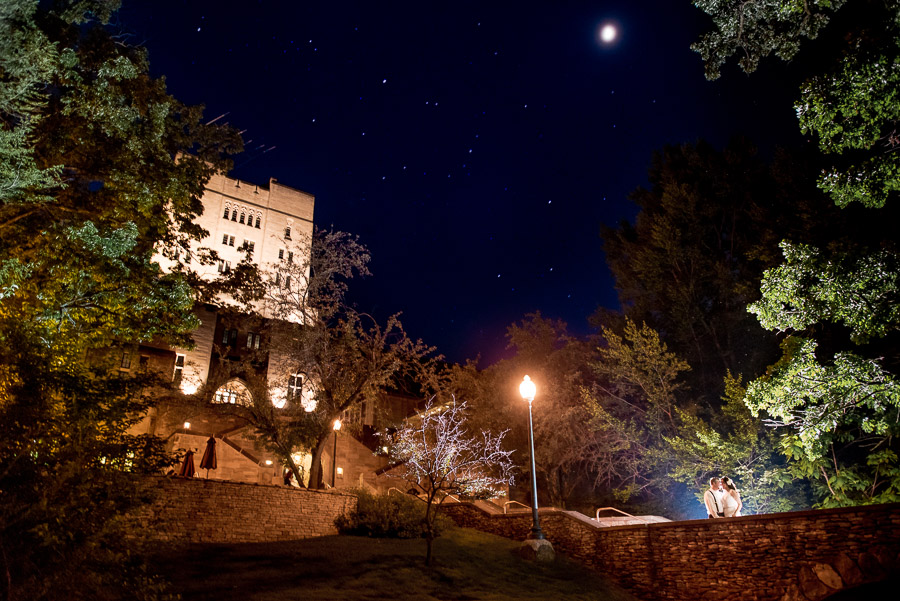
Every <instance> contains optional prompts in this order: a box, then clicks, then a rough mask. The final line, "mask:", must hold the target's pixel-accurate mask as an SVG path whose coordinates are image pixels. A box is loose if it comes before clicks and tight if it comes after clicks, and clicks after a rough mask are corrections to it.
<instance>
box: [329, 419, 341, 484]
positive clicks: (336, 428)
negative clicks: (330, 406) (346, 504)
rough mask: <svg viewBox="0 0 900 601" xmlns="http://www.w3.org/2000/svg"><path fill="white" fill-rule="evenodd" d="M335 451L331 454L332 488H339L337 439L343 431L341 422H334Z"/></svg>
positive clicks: (337, 420)
mask: <svg viewBox="0 0 900 601" xmlns="http://www.w3.org/2000/svg"><path fill="white" fill-rule="evenodd" d="M333 428H334V450H333V451H332V453H331V488H335V487H336V486H337V438H338V432H340V431H341V420H339V419H336V420H334V426H333Z"/></svg>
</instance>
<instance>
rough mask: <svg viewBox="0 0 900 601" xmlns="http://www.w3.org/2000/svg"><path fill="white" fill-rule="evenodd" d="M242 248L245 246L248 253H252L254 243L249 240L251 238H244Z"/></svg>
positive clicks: (254, 246)
mask: <svg viewBox="0 0 900 601" xmlns="http://www.w3.org/2000/svg"><path fill="white" fill-rule="evenodd" d="M244 248H246V249H247V250H249V251H250V253H251V254H252V253H253V249H254V248H256V243H255V242H253V241H251V240H244Z"/></svg>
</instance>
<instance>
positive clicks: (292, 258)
mask: <svg viewBox="0 0 900 601" xmlns="http://www.w3.org/2000/svg"><path fill="white" fill-rule="evenodd" d="M293 262H294V253H293V251H288V263H293Z"/></svg>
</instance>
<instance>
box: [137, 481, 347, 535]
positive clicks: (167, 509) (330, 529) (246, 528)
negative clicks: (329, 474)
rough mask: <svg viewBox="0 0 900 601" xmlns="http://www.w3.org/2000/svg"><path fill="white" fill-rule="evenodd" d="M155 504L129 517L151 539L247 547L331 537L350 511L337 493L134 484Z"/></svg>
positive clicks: (209, 483) (251, 486)
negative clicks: (340, 517) (343, 517)
mask: <svg viewBox="0 0 900 601" xmlns="http://www.w3.org/2000/svg"><path fill="white" fill-rule="evenodd" d="M137 486H139V487H140V488H141V489H142V490H143V491H145V492H148V493H150V494H152V495H153V496H154V498H155V501H154V502H153V503H152V504H150V505H148V506H146V507H144V508H143V509H142V510H140V511H139V512H138V513H137V514H135V515H134V516H133V517H132V520H133V521H134V527H135V531H136V532H137V533H139V535H140V536H143V537H146V538H147V539H149V540H154V541H166V542H174V543H250V542H271V541H279V540H296V539H301V538H312V537H316V536H327V535H331V534H337V529H336V528H335V527H334V519H335V518H336V517H337V516H339V515H341V514H343V513H344V512H347V511H351V510H353V509H355V508H356V497H355V496H353V495H350V494H347V493H342V492H338V491H327V492H326V491H317V490H306V489H300V488H292V487H282V486H261V485H258V484H245V483H242V482H223V481H216V480H204V479H199V478H163V477H148V478H144V479H141V480H139V481H138V482H137Z"/></svg>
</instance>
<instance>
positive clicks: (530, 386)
mask: <svg viewBox="0 0 900 601" xmlns="http://www.w3.org/2000/svg"><path fill="white" fill-rule="evenodd" d="M535 393H537V388H536V387H535V385H534V382H532V381H531V378H529V377H528V376H525V379H524V380H522V383H521V384H519V394H521V395H522V398H523V399H525V400H526V401H528V442H530V443H531V494H532V498H531V518H532V523H531V536H530V538H534V539H538V540H543V539H544V533H543V532H541V520H540V518H538V500H537V472H536V471H535V467H534V424H533V422H532V420H531V402H532V401H533V400H534V395H535Z"/></svg>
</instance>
